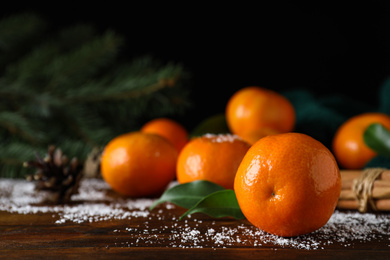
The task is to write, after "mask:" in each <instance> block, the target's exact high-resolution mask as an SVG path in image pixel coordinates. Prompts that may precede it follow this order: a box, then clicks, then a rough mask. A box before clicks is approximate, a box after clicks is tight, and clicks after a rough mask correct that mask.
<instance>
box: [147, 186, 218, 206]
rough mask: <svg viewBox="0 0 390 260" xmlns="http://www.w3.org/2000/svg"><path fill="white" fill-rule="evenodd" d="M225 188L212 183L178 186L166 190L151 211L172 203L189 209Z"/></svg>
mask: <svg viewBox="0 0 390 260" xmlns="http://www.w3.org/2000/svg"><path fill="white" fill-rule="evenodd" d="M223 189H224V188H223V187H221V186H219V185H217V184H215V183H212V182H210V181H204V180H200V181H193V182H189V183H184V184H179V185H176V186H174V187H172V188H170V189H168V190H166V191H165V192H164V193H163V194H162V195H161V197H160V198H159V199H158V200H157V201H156V202H154V203H153V204H152V205H151V206H150V208H149V209H150V210H152V209H153V208H154V207H156V206H157V205H158V204H161V203H164V202H171V203H173V204H176V205H178V206H180V207H183V208H186V209H189V208H191V207H193V206H194V205H196V203H198V202H199V201H200V200H201V199H202V198H204V197H205V196H207V195H209V194H212V193H213V192H216V191H220V190H223Z"/></svg>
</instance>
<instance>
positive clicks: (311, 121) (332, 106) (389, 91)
mask: <svg viewBox="0 0 390 260" xmlns="http://www.w3.org/2000/svg"><path fill="white" fill-rule="evenodd" d="M282 94H283V95H284V96H285V97H286V98H288V99H289V100H290V101H291V102H292V104H293V106H294V108H295V110H296V126H295V132H300V133H305V134H308V135H310V136H312V137H313V138H315V139H317V140H318V141H320V142H322V143H323V144H324V145H325V146H326V147H328V148H329V149H330V150H332V140H333V136H334V135H335V133H336V131H337V129H338V128H339V127H340V125H341V124H342V123H343V122H345V121H346V120H347V119H349V118H350V117H352V116H354V115H357V114H361V113H365V112H383V113H387V114H389V115H390V78H389V79H388V80H386V81H385V82H384V83H383V85H382V86H381V87H380V90H379V93H378V95H379V104H378V105H377V106H372V105H369V104H368V103H365V102H362V101H358V100H355V99H352V98H350V97H347V96H343V95H340V94H337V95H336V94H334V95H328V96H318V95H315V94H314V93H312V92H310V91H308V90H303V89H299V90H290V91H285V92H282ZM367 167H386V168H390V158H384V157H378V158H375V159H374V160H372V161H371V162H369V163H368V165H367Z"/></svg>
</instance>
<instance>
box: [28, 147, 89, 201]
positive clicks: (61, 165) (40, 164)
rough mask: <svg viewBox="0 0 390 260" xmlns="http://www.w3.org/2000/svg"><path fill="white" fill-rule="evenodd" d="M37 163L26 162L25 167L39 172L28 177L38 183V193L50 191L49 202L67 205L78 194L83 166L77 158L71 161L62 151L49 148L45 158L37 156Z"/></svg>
mask: <svg viewBox="0 0 390 260" xmlns="http://www.w3.org/2000/svg"><path fill="white" fill-rule="evenodd" d="M36 158H37V160H36V161H29V162H25V163H24V166H25V167H35V168H37V171H36V172H35V173H34V174H32V175H29V176H27V180H28V181H36V186H35V189H36V190H37V191H49V193H48V194H50V196H49V197H48V201H47V202H51V203H56V204H60V203H67V202H69V201H70V200H71V196H72V195H73V194H76V193H77V192H78V188H79V184H80V180H81V177H82V171H83V165H82V164H80V163H79V162H78V159H77V158H75V157H74V158H73V159H72V160H70V161H69V159H68V157H67V156H66V155H64V154H63V153H62V151H61V149H59V148H56V147H55V146H54V145H51V146H49V148H48V154H47V156H46V157H45V158H42V157H40V156H39V155H38V154H37V155H36Z"/></svg>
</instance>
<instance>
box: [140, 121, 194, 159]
mask: <svg viewBox="0 0 390 260" xmlns="http://www.w3.org/2000/svg"><path fill="white" fill-rule="evenodd" d="M141 132H145V133H153V134H158V135H161V136H163V137H165V138H166V139H168V140H169V141H170V142H171V143H172V144H173V145H174V146H175V147H176V149H177V151H178V152H180V151H181V149H182V148H183V147H184V145H186V144H187V142H188V132H187V129H186V128H185V127H184V126H183V125H181V124H180V123H178V122H177V121H175V120H172V119H169V118H156V119H153V120H151V121H149V122H147V123H146V124H144V125H143V126H142V127H141Z"/></svg>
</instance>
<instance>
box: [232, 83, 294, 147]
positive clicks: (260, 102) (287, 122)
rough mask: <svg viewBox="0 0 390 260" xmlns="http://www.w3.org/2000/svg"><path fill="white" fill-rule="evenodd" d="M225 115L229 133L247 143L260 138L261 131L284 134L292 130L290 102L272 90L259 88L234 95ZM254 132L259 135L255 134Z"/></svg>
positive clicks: (292, 110) (252, 88) (253, 87)
mask: <svg viewBox="0 0 390 260" xmlns="http://www.w3.org/2000/svg"><path fill="white" fill-rule="evenodd" d="M225 113H226V121H227V124H228V126H229V129H230V131H231V132H232V133H233V134H236V135H239V136H240V137H242V138H244V139H249V140H251V139H252V138H253V137H254V136H256V135H259V136H263V135H264V130H263V129H264V128H266V129H272V130H274V131H276V132H279V133H285V132H290V131H292V130H293V129H294V126H295V117H296V116H295V109H294V107H293V105H292V104H291V102H290V101H289V100H288V99H287V98H285V97H284V96H283V95H281V94H279V93H277V92H275V91H273V90H269V89H266V88H262V87H258V86H249V87H245V88H242V89H240V90H238V91H237V92H236V93H234V94H233V95H232V96H231V97H230V99H229V100H228V103H227V106H226V111H225ZM257 131H259V132H260V133H258V134H256V132H257ZM256 141H257V140H256Z"/></svg>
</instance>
